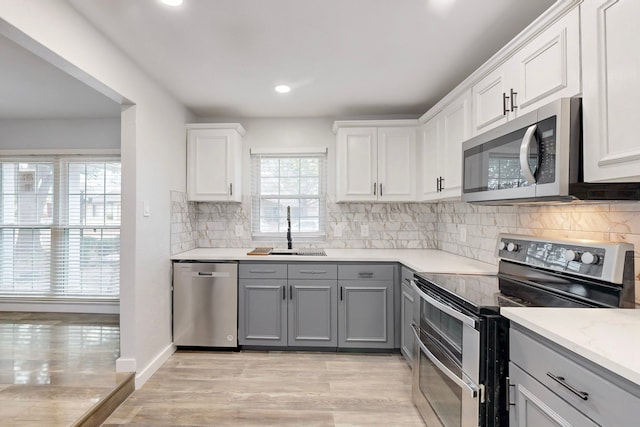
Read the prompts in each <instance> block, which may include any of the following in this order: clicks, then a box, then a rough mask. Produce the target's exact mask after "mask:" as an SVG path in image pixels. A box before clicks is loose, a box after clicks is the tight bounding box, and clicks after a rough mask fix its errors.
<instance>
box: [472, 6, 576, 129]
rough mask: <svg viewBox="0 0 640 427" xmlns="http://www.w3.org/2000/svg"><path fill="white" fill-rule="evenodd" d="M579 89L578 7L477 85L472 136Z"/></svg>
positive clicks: (473, 91)
mask: <svg viewBox="0 0 640 427" xmlns="http://www.w3.org/2000/svg"><path fill="white" fill-rule="evenodd" d="M580 91H581V85H580V10H579V8H577V7H576V8H574V9H572V10H571V11H570V12H568V13H567V14H566V15H565V16H563V17H562V18H560V19H559V20H558V21H556V22H555V23H554V24H552V25H551V26H549V27H548V28H547V29H545V30H544V31H543V32H542V33H540V34H538V35H537V36H536V37H535V38H534V39H533V40H531V41H530V42H529V43H527V44H526V45H525V46H524V47H522V48H521V49H520V50H518V51H517V52H516V53H515V54H514V55H513V56H511V57H510V58H509V59H507V60H506V61H505V62H504V63H503V64H501V65H500V66H499V67H498V68H497V69H495V70H494V71H492V72H490V73H489V74H488V75H486V76H485V77H484V78H482V79H481V80H480V81H478V82H477V83H476V84H474V85H473V87H472V96H473V135H478V134H481V133H483V132H485V131H487V130H489V129H492V128H494V127H496V126H499V125H500V124H502V123H504V122H506V121H508V120H511V119H512V118H514V117H517V116H518V115H521V114H524V113H527V112H529V111H531V110H533V109H535V108H538V107H540V106H541V105H543V104H546V103H549V102H551V101H553V100H555V99H558V98H562V97H572V96H576V95H579V94H580Z"/></svg>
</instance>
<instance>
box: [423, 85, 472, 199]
mask: <svg viewBox="0 0 640 427" xmlns="http://www.w3.org/2000/svg"><path fill="white" fill-rule="evenodd" d="M469 97H470V96H469V92H465V93H463V95H461V96H460V97H458V98H457V99H456V100H454V101H452V102H451V103H450V104H448V105H447V106H445V107H444V109H443V110H442V111H441V112H439V113H438V114H436V115H435V116H434V117H433V118H431V119H430V120H429V121H428V122H426V123H425V124H424V125H423V126H422V152H421V159H422V162H421V173H422V185H421V192H420V199H421V200H423V201H426V200H437V199H444V198H450V197H458V196H460V194H461V188H462V143H463V142H464V141H465V140H466V139H468V138H469V137H470V136H471V135H470V134H471V114H470V111H471V108H470V100H469Z"/></svg>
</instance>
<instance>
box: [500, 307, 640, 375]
mask: <svg viewBox="0 0 640 427" xmlns="http://www.w3.org/2000/svg"><path fill="white" fill-rule="evenodd" d="M500 314H502V315H503V316H505V317H507V318H508V319H510V320H511V321H512V322H514V323H517V324H519V325H521V326H524V327H525V328H527V329H529V330H531V331H533V332H535V333H537V334H539V335H542V336H543V337H545V338H547V339H549V340H551V341H552V342H554V343H556V344H558V345H561V346H562V347H565V348H566V349H568V350H571V351H573V352H574V353H576V354H578V355H580V356H582V357H584V358H585V359H588V360H591V361H592V362H594V363H596V364H598V365H600V366H602V367H604V368H606V369H608V370H609V371H611V372H613V373H615V374H618V375H620V376H621V377H623V378H626V379H628V380H629V381H631V382H633V383H635V384H637V385H638V386H640V357H638V355H639V354H640V339H638V337H640V335H639V334H640V310H634V309H612V308H602V309H600V308H545V307H526V308H524V307H509V308H502V309H501V310H500Z"/></svg>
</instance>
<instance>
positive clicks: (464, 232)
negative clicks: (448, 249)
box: [458, 225, 467, 242]
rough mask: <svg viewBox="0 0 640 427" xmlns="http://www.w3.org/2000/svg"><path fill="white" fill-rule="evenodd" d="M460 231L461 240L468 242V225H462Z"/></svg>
mask: <svg viewBox="0 0 640 427" xmlns="http://www.w3.org/2000/svg"><path fill="white" fill-rule="evenodd" d="M458 231H459V236H458V237H459V240H460V241H461V242H466V241H467V227H466V226H464V225H461V226H460V228H459V229H458Z"/></svg>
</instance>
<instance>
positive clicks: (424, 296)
mask: <svg viewBox="0 0 640 427" xmlns="http://www.w3.org/2000/svg"><path fill="white" fill-rule="evenodd" d="M411 286H413V290H414V291H416V292H417V294H418V295H419V296H420V298H422V299H423V300H425V301H427V302H428V303H429V304H431V305H433V306H434V307H436V308H437V309H438V310H440V311H443V312H445V313H447V314H448V315H449V316H451V317H453V318H455V319H457V320H459V321H461V322H462V323H464V324H465V325H469V326H471V327H472V328H474V329H475V328H476V321H475V319H473V318H472V317H469V316H465V315H464V314H462V313H460V312H459V311H458V310H455V309H453V308H451V307H449V306H448V305H446V304H443V303H441V302H440V301H438V300H437V299H434V298H431V297H430V296H429V295H427V294H425V293H424V292H422V291H421V290H420V288H419V287H418V285H416V282H415V281H414V280H412V281H411Z"/></svg>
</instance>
